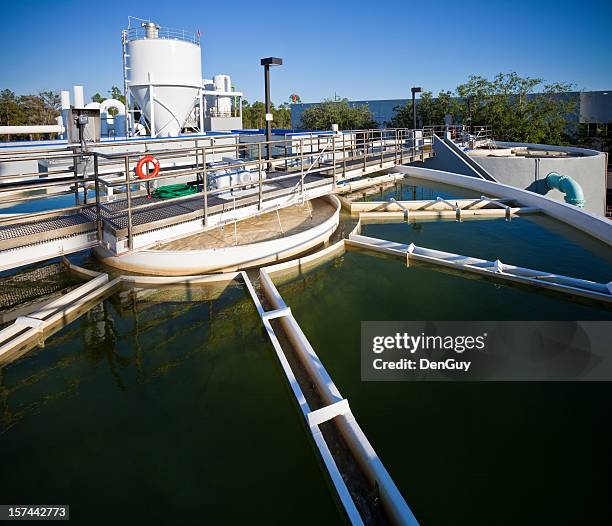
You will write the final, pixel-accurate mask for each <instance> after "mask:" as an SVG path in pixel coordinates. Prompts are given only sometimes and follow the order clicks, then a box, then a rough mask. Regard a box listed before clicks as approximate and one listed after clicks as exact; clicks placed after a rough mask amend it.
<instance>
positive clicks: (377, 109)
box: [291, 91, 612, 128]
mask: <svg viewBox="0 0 612 526" xmlns="http://www.w3.org/2000/svg"><path fill="white" fill-rule="evenodd" d="M532 96H535V97H537V96H538V95H537V94H535V95H532ZM567 96H568V97H569V98H571V99H574V100H576V102H577V105H576V108H577V109H576V113H575V115H574V116H573V118H570V121H573V122H579V123H581V124H593V125H596V124H609V123H612V91H574V92H570V93H568V94H567ZM406 103H411V100H410V99H388V100H355V101H350V102H349V104H350V105H351V106H368V107H369V108H370V111H371V112H372V115H373V117H374V120H375V121H376V122H377V123H378V125H379V126H380V127H384V126H385V123H386V122H389V121H390V120H391V119H392V118H393V115H394V113H395V108H396V107H397V106H403V105H404V104H406ZM318 104H320V103H318V102H307V103H301V104H294V105H292V106H291V126H292V127H293V128H300V127H301V121H302V113H303V112H304V111H305V110H306V109H308V108H310V107H312V106H316V105H318ZM417 104H418V99H417ZM440 124H443V123H440Z"/></svg>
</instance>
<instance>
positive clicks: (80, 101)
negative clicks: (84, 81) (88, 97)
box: [72, 86, 85, 108]
mask: <svg viewBox="0 0 612 526" xmlns="http://www.w3.org/2000/svg"><path fill="white" fill-rule="evenodd" d="M72 91H73V93H74V107H75V108H84V107H85V96H84V95H83V86H72Z"/></svg>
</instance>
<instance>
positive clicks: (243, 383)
mask: <svg viewBox="0 0 612 526" xmlns="http://www.w3.org/2000/svg"><path fill="white" fill-rule="evenodd" d="M0 375H1V376H0V451H2V468H1V470H0V495H1V499H0V500H1V501H2V503H6V504H68V505H70V515H71V517H70V522H71V523H74V524H88V525H89V524H104V525H110V524H211V525H212V524H214V525H217V524H266V525H268V524H288V523H291V524H308V525H310V524H338V523H342V522H343V518H342V515H341V513H342V512H340V511H339V508H338V506H337V504H336V500H335V496H334V494H333V490H332V489H331V487H330V486H329V484H328V482H327V476H326V474H325V472H324V471H323V468H322V467H321V464H320V463H319V460H318V453H317V452H316V451H315V449H314V446H313V445H312V444H311V441H310V439H309V438H308V434H307V430H306V428H305V426H304V425H303V422H302V417H301V415H300V413H299V411H298V410H297V406H296V405H295V402H294V400H293V398H292V395H291V392H290V391H289V389H288V387H287V386H286V383H285V379H284V376H283V374H282V371H281V370H280V368H279V367H278V366H277V363H276V357H275V355H274V353H273V350H272V347H271V345H270V344H269V341H268V340H267V338H266V336H265V334H264V333H263V331H262V329H261V322H260V320H259V317H258V315H257V313H256V311H255V308H254V306H253V304H252V302H251V300H250V299H249V298H248V296H247V295H246V294H245V291H244V290H243V288H242V287H241V286H238V285H231V286H229V287H228V288H226V289H225V290H223V291H222V292H221V291H216V292H215V291H211V290H209V289H201V288H194V289H191V290H188V289H175V288H172V289H169V288H166V289H159V290H140V291H139V292H138V293H137V295H133V294H130V293H128V292H123V293H121V294H117V295H115V296H112V297H111V298H110V299H109V300H106V301H104V302H103V303H101V304H99V305H97V306H96V307H94V308H93V309H92V310H91V311H89V312H88V313H86V314H85V315H83V316H82V317H81V318H79V319H78V320H77V321H74V322H73V323H71V324H70V325H68V326H67V327H65V328H64V329H62V330H61V331H60V332H58V333H57V334H56V335H54V336H53V337H51V338H50V339H49V340H48V341H47V342H46V344H45V347H44V348H43V349H38V350H36V351H32V352H31V353H29V354H28V355H26V356H25V357H23V358H21V359H20V360H18V361H17V362H15V363H13V364H11V365H9V366H7V367H5V368H4V369H3V370H1V371H0ZM306 503H307V504H306ZM289 518H290V520H289Z"/></svg>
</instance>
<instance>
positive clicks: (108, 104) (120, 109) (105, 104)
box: [100, 99, 125, 115]
mask: <svg viewBox="0 0 612 526" xmlns="http://www.w3.org/2000/svg"><path fill="white" fill-rule="evenodd" d="M110 108H115V109H116V110H117V114H118V115H125V104H123V102H121V101H120V100H117V99H106V100H104V101H102V102H101V103H100V113H108V110H109V109H110Z"/></svg>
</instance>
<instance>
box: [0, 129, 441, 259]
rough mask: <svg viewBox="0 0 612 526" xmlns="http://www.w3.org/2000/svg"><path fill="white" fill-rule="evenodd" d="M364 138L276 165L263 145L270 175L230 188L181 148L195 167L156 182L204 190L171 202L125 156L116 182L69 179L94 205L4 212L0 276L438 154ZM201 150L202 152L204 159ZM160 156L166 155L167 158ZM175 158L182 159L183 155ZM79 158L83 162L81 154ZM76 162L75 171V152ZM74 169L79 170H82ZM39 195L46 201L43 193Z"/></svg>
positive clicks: (218, 219)
mask: <svg viewBox="0 0 612 526" xmlns="http://www.w3.org/2000/svg"><path fill="white" fill-rule="evenodd" d="M357 133H358V132H351V134H352V135H353V136H354V137H353V138H354V140H353V142H352V147H351V149H349V148H345V147H342V149H339V148H338V147H337V146H335V145H334V148H335V150H334V151H333V152H329V151H327V152H326V149H327V148H328V147H329V145H330V144H331V143H332V141H331V140H330V139H329V138H326V139H325V140H326V141H327V145H325V144H323V145H322V144H321V143H322V140H321V138H319V139H318V141H317V142H318V146H317V148H318V149H317V150H313V148H314V146H313V145H314V142H313V141H311V142H310V143H308V144H304V139H300V146H299V150H300V152H301V154H298V155H296V154H292V155H288V156H286V157H282V156H281V157H280V158H279V157H274V158H272V159H271V160H270V159H266V158H264V157H263V156H262V154H261V149H262V148H261V146H259V150H260V151H259V156H258V158H257V159H256V160H248V161H246V162H247V164H251V165H252V164H257V165H258V166H259V168H255V170H254V171H253V173H257V170H258V169H259V173H260V174H261V172H262V170H266V173H267V177H265V178H260V180H259V181H255V182H253V181H250V182H249V183H243V184H242V185H239V186H240V187H239V188H235V187H231V188H229V189H227V191H224V190H219V189H213V190H211V189H207V188H206V185H205V184H204V180H206V179H207V178H206V173H207V170H208V171H209V172H210V171H214V170H215V169H217V168H210V167H208V166H204V165H203V164H202V163H201V162H198V158H199V159H208V158H209V152H208V151H207V150H206V149H205V148H199V149H196V150H195V151H191V150H190V151H185V150H179V151H178V153H179V154H181V155H192V157H194V158H195V163H194V164H192V165H191V166H188V167H187V169H183V170H177V169H168V170H162V173H161V174H160V176H159V177H158V178H157V180H158V181H159V184H164V182H162V181H163V180H164V179H168V180H169V181H170V182H172V180H174V179H172V178H177V177H187V178H189V180H190V181H192V184H194V183H195V180H196V179H197V183H196V184H197V188H198V192H197V193H195V194H193V195H190V196H186V197H179V198H174V199H171V200H163V199H156V198H153V197H151V196H149V195H147V191H146V190H145V189H144V187H145V183H144V182H143V181H141V180H137V179H135V178H134V175H133V168H132V166H133V164H132V163H134V160H135V159H130V157H129V155H126V154H122V155H124V156H125V167H126V168H125V169H124V170H123V171H118V173H117V174H116V176H115V177H114V178H103V177H102V176H98V174H97V172H96V173H95V174H94V175H95V177H93V178H88V179H85V180H84V179H82V178H81V179H78V178H77V177H76V176H75V178H74V179H68V180H69V181H72V182H73V183H74V185H76V186H72V187H70V188H71V190H66V191H64V193H70V192H72V191H76V192H78V191H79V188H82V187H83V186H85V184H88V185H90V186H93V185H94V184H95V188H96V194H95V198H94V199H93V201H94V202H92V203H90V204H84V205H79V206H74V207H71V208H65V209H61V210H56V211H53V210H51V211H47V212H36V213H31V214H14V215H11V216H3V215H2V214H0V271H6V270H9V269H12V268H16V267H19V266H23V265H27V264H30V263H34V262H37V261H42V260H45V259H49V258H54V257H58V256H62V255H66V254H70V253H73V252H79V251H82V250H85V249H89V248H92V247H94V246H102V247H104V248H106V249H108V250H110V251H111V252H113V253H115V254H122V253H125V252H127V251H130V250H138V249H142V248H144V247H147V246H151V245H154V244H157V243H160V242H164V241H167V240H169V239H174V238H177V237H182V236H187V235H192V234H194V233H197V232H201V231H203V230H206V229H210V228H215V227H217V226H219V225H223V224H227V223H233V222H235V221H238V220H241V219H244V218H247V217H252V216H254V215H257V214H260V213H264V212H268V211H270V210H274V209H278V208H283V207H286V206H291V205H293V204H295V203H298V202H303V201H306V200H310V199H314V198H317V197H321V196H324V195H328V194H331V193H333V192H335V191H336V185H337V184H338V183H339V182H342V181H344V180H347V179H352V178H355V177H360V176H363V175H367V174H371V173H374V172H377V171H381V170H385V169H388V168H392V167H394V166H397V165H398V164H400V163H402V162H404V163H408V162H413V161H415V160H425V159H426V158H427V157H429V156H431V155H433V150H432V148H431V142H430V143H429V146H428V147H426V146H425V144H424V142H423V145H422V146H421V147H419V148H415V147H405V146H404V145H403V143H402V145H401V146H399V149H398V147H397V144H398V140H397V137H398V133H397V130H395V131H394V133H395V137H396V139H395V144H393V143H391V142H390V141H389V140H388V139H386V136H385V135H383V133H382V132H381V134H380V138H379V139H377V140H372V139H368V140H369V141H370V142H367V141H366V138H365V137H366V135H365V133H367V134H368V135H367V136H368V137H370V135H372V134H374V132H370V131H368V132H364V135H363V139H359V135H356V134H357ZM384 133H387V132H384ZM292 140H293V142H295V140H294V139H292ZM239 146H241V147H242V145H239ZM247 146H249V147H252V145H247ZM236 148H238V146H231V151H232V152H234V151H235V149H236ZM294 148H295V147H294ZM308 148H310V149H309V150H308V152H307V154H306V153H303V152H304V150H307V149H308ZM199 150H202V153H201V156H199V155H200V154H199ZM218 151H219V149H218V148H217V149H216V151H215V152H213V160H214V159H216V157H215V155H219V154H218V153H217V152H218ZM89 155H92V156H93V157H94V158H95V161H96V162H95V163H93V164H95V165H96V166H97V162H98V156H100V159H102V158H104V162H105V163H108V162H109V160H110V162H116V163H117V164H119V163H122V162H123V157H121V156H115V157H113V156H107V157H104V156H102V155H101V154H98V153H93V154H89ZM157 155H159V156H160V157H163V155H164V153H160V154H157ZM168 155H169V156H171V155H174V156H176V155H177V150H174V151H172V152H171V153H169V154H168ZM80 158H81V159H82V158H83V155H82V154H81V157H80ZM74 159H75V161H74V162H75V166H76V163H77V156H76V154H75V158H74ZM334 161H335V162H334ZM236 162H239V161H236ZM241 162H243V163H244V161H241ZM270 163H273V164H270ZM134 164H135V163H134ZM271 166H272V169H271V170H270V167H271ZM251 170H252V168H251ZM74 172H75V173H76V169H74ZM28 175H30V176H31V175H32V174H28ZM24 177H25V176H24ZM260 177H261V175H260ZM31 180H32V179H31V178H30V181H31ZM65 180H66V176H65V174H62V178H59V177H58V178H57V179H47V180H45V182H44V183H43V182H41V183H40V184H41V186H45V185H46V186H45V188H46V187H50V188H51V187H52V190H53V191H55V190H57V188H58V186H57V185H58V182H61V183H63V184H65V183H66V181H65ZM160 180H161V181H160ZM83 181H86V183H84V182H83ZM128 181H129V184H126V183H127V182H128ZM3 187H4V190H3ZM104 187H106V188H104ZM133 187H136V189H135V190H134V188H133ZM64 188H66V187H64ZM109 188H114V189H115V190H116V191H117V192H118V193H115V192H109V191H108V189H109ZM46 190H47V191H48V190H49V188H46ZM3 191H6V192H7V193H10V192H13V193H14V192H15V184H14V181H10V182H9V183H8V184H5V185H1V184H0V196H2V192H3ZM11 195H12V194H11ZM49 197H51V194H50V195H49ZM37 198H39V199H40V198H41V197H40V195H39V196H37Z"/></svg>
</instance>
